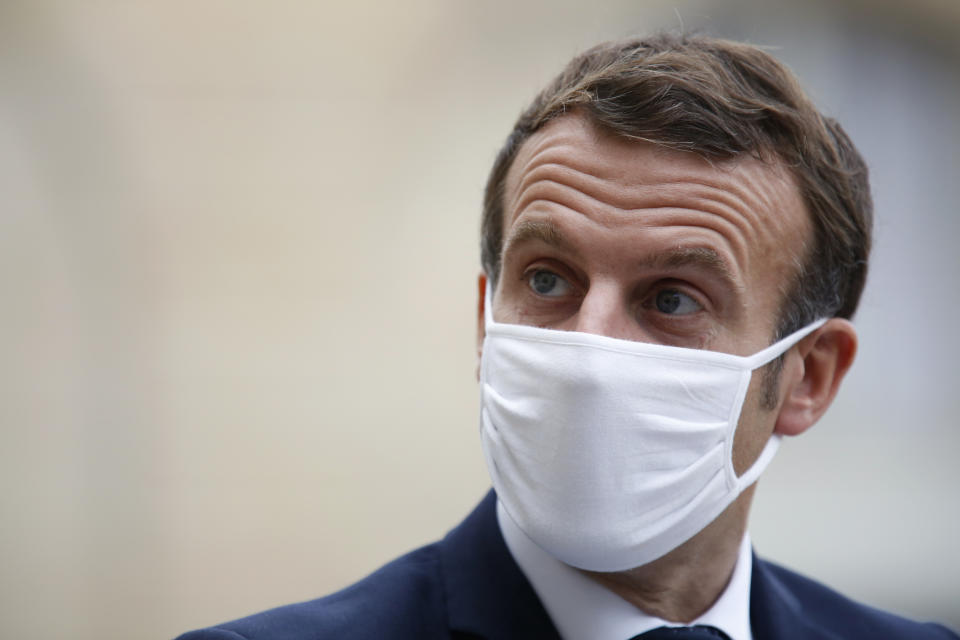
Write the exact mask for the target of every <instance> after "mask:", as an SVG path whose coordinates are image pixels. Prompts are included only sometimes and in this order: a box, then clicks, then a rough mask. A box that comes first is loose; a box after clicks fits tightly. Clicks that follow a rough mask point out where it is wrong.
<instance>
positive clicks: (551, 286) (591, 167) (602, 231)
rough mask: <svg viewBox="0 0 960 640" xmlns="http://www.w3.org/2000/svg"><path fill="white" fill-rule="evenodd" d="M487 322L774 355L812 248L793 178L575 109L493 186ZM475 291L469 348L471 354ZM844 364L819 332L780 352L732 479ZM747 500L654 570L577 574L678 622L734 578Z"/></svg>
mask: <svg viewBox="0 0 960 640" xmlns="http://www.w3.org/2000/svg"><path fill="white" fill-rule="evenodd" d="M505 205H506V206H505V211H506V214H505V215H506V216H507V219H506V220H505V224H504V247H503V253H502V266H501V272H500V276H499V279H498V282H497V283H496V289H495V291H494V298H493V299H494V308H493V316H494V319H496V320H497V321H499V322H507V323H516V324H527V325H534V326H540V327H548V328H552V329H561V330H573V331H582V332H587V333H595V334H602V335H606V336H611V337H615V338H621V339H627V340H637V341H643V342H654V343H660V344H667V345H674V346H682V347H689V348H697V349H708V350H713V351H721V352H725V353H731V354H736V355H750V354H753V353H755V352H757V351H760V350H761V349H763V348H764V347H766V346H768V345H769V344H771V342H772V338H773V335H774V331H775V328H776V324H777V320H778V312H779V309H780V306H781V304H782V300H783V296H784V294H785V291H786V290H787V289H788V285H789V283H790V282H791V278H792V277H793V275H794V274H795V273H796V272H797V269H798V265H799V264H800V263H801V262H802V258H803V256H804V255H805V252H806V245H805V243H806V241H807V239H808V238H809V237H810V235H811V231H810V222H809V216H808V214H807V212H806V210H805V208H804V205H803V202H802V200H801V198H800V195H799V192H798V190H797V187H796V185H795V183H794V181H793V178H792V176H791V175H790V173H789V172H788V171H786V170H785V169H784V168H783V167H782V166H780V165H779V164H771V163H764V162H762V161H760V160H758V159H756V158H752V157H738V158H735V159H733V160H730V161H724V162H712V163H711V162H708V161H706V160H704V159H703V158H701V157H700V156H697V155H695V154H692V153H684V152H679V151H675V150H670V149H666V148H663V147H658V146H655V145H652V144H649V143H645V142H639V141H628V140H623V139H620V138H615V137H613V136H611V135H609V134H606V133H604V132H603V131H600V130H599V129H598V128H596V127H595V126H593V125H592V124H591V123H590V122H589V121H588V120H587V119H586V118H584V117H582V116H581V115H579V114H577V113H576V112H574V113H571V114H567V115H565V116H562V117H560V118H558V119H556V120H554V121H552V122H551V123H549V124H548V125H546V126H545V127H544V128H543V129H541V130H540V131H538V132H537V133H536V134H534V135H533V136H531V138H530V139H528V140H527V141H526V142H525V143H524V145H523V147H522V148H521V149H520V152H519V153H518V155H517V157H516V159H515V161H514V163H513V165H512V167H511V168H510V172H509V173H508V176H507V189H506V192H505ZM486 284H487V281H486V277H485V276H483V275H481V276H480V280H479V304H478V327H479V329H478V350H480V351H482V343H483V305H484V302H483V292H484V287H485V286H486ZM855 351H856V333H855V332H854V329H853V327H852V325H850V323H849V322H847V321H845V320H842V319H836V318H834V319H831V320H830V321H828V322H827V323H826V324H825V325H824V326H823V327H821V328H820V329H818V330H817V331H815V332H814V333H812V334H811V335H810V336H807V337H806V338H804V339H803V340H802V341H801V342H800V343H798V344H797V345H795V346H794V347H793V348H791V349H790V350H789V351H788V352H787V354H786V355H785V360H784V364H783V369H782V371H781V373H780V376H779V386H778V396H777V402H776V406H775V408H774V409H772V410H771V409H770V408H769V407H768V408H764V407H763V403H762V401H761V395H762V394H761V392H762V386H763V385H762V371H757V372H754V374H753V378H752V380H751V384H750V388H749V390H748V393H747V398H746V401H745V403H744V408H743V412H742V414H741V418H740V422H739V424H738V426H737V432H736V434H735V440H734V451H733V463H734V469H735V470H736V472H737V473H738V474H741V473H742V472H743V471H744V470H745V469H747V468H748V467H749V466H750V465H751V464H752V463H753V461H754V460H755V459H756V457H757V456H758V455H759V453H760V451H761V450H762V449H763V446H764V445H765V444H766V441H767V439H768V438H769V437H770V435H771V434H772V433H774V432H777V433H781V434H784V435H797V434H800V433H802V432H804V431H805V430H806V429H807V428H809V427H810V426H811V425H812V424H813V423H814V422H815V421H816V420H817V419H818V418H819V417H820V416H821V415H822V414H823V412H824V411H825V410H826V409H827V407H828V406H829V404H830V402H831V401H832V399H833V397H834V395H835V393H836V391H837V388H838V386H839V384H840V381H841V380H842V378H843V375H844V374H845V373H846V371H847V369H848V368H849V366H850V364H851V363H852V361H853V357H854V354H855ZM753 490H754V487H750V488H749V489H748V490H747V491H745V492H744V493H743V494H742V495H741V496H740V497H739V498H738V499H737V500H736V501H735V502H734V503H733V504H731V505H730V507H728V508H727V509H726V510H725V511H724V512H723V513H722V514H721V515H720V516H719V517H717V519H716V520H714V521H713V522H712V523H711V524H710V525H708V526H707V527H706V528H705V529H703V530H702V531H701V532H700V533H698V534H697V535H695V536H694V537H693V538H691V539H690V540H688V541H687V542H685V543H684V544H682V545H680V546H679V547H678V548H676V549H674V550H673V551H671V552H670V553H668V554H667V555H665V556H663V557H661V558H659V559H657V560H655V561H654V562H652V563H650V564H647V565H644V566H642V567H637V568H635V569H632V570H629V571H624V572H618V573H595V572H585V573H587V575H589V576H590V577H592V578H593V579H595V580H597V581H598V582H599V583H600V584H602V585H604V586H605V587H607V588H609V589H611V590H612V591H614V592H615V593H617V594H618V595H620V596H621V597H623V598H624V599H626V600H627V601H629V602H631V603H633V604H634V605H635V606H637V607H639V608H640V609H642V610H644V611H646V612H647V613H650V614H652V615H656V616H659V617H661V618H664V619H667V620H672V621H678V622H689V621H690V620H693V619H694V618H696V617H697V616H698V615H700V614H701V613H702V612H704V611H705V610H706V609H708V608H709V607H710V605H712V604H713V602H715V601H716V599H717V597H718V596H719V594H720V593H721V592H722V591H723V588H724V587H725V585H726V583H727V581H728V580H729V577H730V575H731V573H732V571H733V567H734V563H735V561H736V557H737V549H738V546H739V542H740V540H741V538H742V537H743V534H744V531H745V528H746V524H747V518H748V515H749V508H750V502H751V500H752V497H753Z"/></svg>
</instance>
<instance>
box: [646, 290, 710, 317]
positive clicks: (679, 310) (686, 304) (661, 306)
mask: <svg viewBox="0 0 960 640" xmlns="http://www.w3.org/2000/svg"><path fill="white" fill-rule="evenodd" d="M655 303H656V307H657V311H659V312H660V313H666V314H669V315H675V316H682V315H687V314H690V313H696V312H697V311H700V309H702V308H703V307H701V306H700V303H698V302H697V301H696V300H694V299H693V298H691V297H690V296H688V295H687V294H685V293H683V292H682V291H678V290H676V289H663V290H661V291H659V292H657V297H656V299H655Z"/></svg>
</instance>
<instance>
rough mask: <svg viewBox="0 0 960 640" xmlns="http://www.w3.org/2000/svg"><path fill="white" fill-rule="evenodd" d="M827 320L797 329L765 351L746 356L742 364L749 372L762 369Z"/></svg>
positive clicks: (822, 319) (823, 319)
mask: <svg viewBox="0 0 960 640" xmlns="http://www.w3.org/2000/svg"><path fill="white" fill-rule="evenodd" d="M827 320H828V318H821V319H820V320H817V321H816V322H811V323H810V324H808V325H807V326H805V327H803V328H801V329H798V330H797V331H794V332H793V333H791V334H790V335H788V336H787V337H786V338H784V339H783V340H780V341H778V342H774V343H773V344H772V345H770V346H769V347H767V348H766V349H764V350H762V351H758V352H757V353H755V354H753V355H752V356H746V357H745V358H744V359H743V361H744V363H745V364H746V365H747V366H748V367H749V368H750V370H751V371H752V370H753V369H757V368H759V367H762V366H763V365H765V364H767V363H768V362H770V361H771V360H773V359H774V358H776V357H777V356H779V355H782V354H784V353H786V352H787V350H788V349H790V347H792V346H793V345H795V344H797V343H798V342H800V341H801V340H803V339H804V338H806V337H807V336H808V335H810V334H811V333H813V332H814V331H816V330H817V329H819V328H820V327H822V326H823V325H824V324H825V323H826V322H827Z"/></svg>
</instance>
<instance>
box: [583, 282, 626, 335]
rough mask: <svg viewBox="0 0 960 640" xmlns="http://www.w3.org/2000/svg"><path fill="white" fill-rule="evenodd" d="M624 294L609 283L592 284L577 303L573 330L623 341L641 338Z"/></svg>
mask: <svg viewBox="0 0 960 640" xmlns="http://www.w3.org/2000/svg"><path fill="white" fill-rule="evenodd" d="M625 300H626V296H624V295H623V294H622V292H621V291H620V290H619V288H617V287H616V286H614V285H613V284H612V283H611V284H605V283H594V284H592V285H591V286H590V288H589V289H588V290H587V293H586V295H585V296H584V297H583V300H582V301H581V302H580V308H579V309H578V310H577V315H576V317H575V319H574V327H573V328H574V330H575V331H580V332H583V333H593V334H596V335H601V336H607V337H610V338H620V339H623V340H642V339H643V337H642V336H641V335H640V328H639V326H638V325H637V321H636V318H634V317H633V314H632V313H631V312H630V309H629V305H627V304H626V302H625Z"/></svg>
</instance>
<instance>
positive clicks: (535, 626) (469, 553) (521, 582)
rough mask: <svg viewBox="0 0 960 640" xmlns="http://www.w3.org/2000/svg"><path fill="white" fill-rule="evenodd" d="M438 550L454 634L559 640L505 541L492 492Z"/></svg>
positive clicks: (449, 617)
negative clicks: (498, 521) (455, 632)
mask: <svg viewBox="0 0 960 640" xmlns="http://www.w3.org/2000/svg"><path fill="white" fill-rule="evenodd" d="M440 547H441V550H440V554H441V555H440V558H441V566H442V569H441V572H442V576H443V581H444V591H445V593H446V598H447V616H448V624H449V626H450V629H451V630H452V631H457V632H465V633H468V634H472V635H475V636H479V637H481V638H487V639H489V640H499V639H500V638H504V639H506V638H525V639H530V640H541V639H542V640H560V636H559V635H558V634H557V631H556V629H555V628H554V626H553V623H552V622H550V618H549V616H548V615H547V612H546V611H545V610H544V608H543V605H542V604H541V603H540V600H539V598H537V595H536V593H535V592H534V591H533V587H531V586H530V583H529V582H528V581H527V579H526V578H525V577H524V575H523V573H522V572H521V571H520V568H519V567H518V566H517V564H516V562H514V560H513V557H512V556H511V555H510V551H509V550H508V549H507V545H506V543H505V542H504V541H503V536H502V535H501V534H500V527H499V526H498V525H497V514H496V495H495V494H494V492H493V491H490V492H489V493H487V495H486V497H484V499H483V501H482V502H481V503H480V504H479V506H477V508H476V509H475V510H474V511H473V513H471V514H470V515H469V516H468V517H467V519H466V520H464V521H463V522H462V523H461V524H460V526H458V527H457V528H456V529H454V530H453V531H451V532H450V533H448V534H447V536H446V537H445V538H444V539H443V541H442V542H441V543H440Z"/></svg>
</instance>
